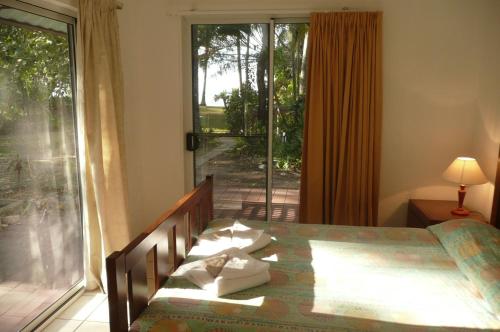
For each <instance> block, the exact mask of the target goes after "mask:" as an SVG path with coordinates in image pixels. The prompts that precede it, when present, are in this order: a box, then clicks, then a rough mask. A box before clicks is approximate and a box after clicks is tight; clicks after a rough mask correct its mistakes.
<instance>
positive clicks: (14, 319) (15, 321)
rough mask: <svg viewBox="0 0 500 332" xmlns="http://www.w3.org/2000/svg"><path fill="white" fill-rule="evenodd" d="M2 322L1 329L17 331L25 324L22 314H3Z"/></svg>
mask: <svg viewBox="0 0 500 332" xmlns="http://www.w3.org/2000/svg"><path fill="white" fill-rule="evenodd" d="M0 322H2V323H1V326H0V331H17V330H19V329H21V328H22V327H23V326H24V325H25V323H24V317H22V316H9V315H1V316H0Z"/></svg>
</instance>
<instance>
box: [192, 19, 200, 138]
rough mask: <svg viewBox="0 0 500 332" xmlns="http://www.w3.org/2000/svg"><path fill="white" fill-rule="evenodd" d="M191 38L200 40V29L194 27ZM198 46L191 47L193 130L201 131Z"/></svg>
mask: <svg viewBox="0 0 500 332" xmlns="http://www.w3.org/2000/svg"><path fill="white" fill-rule="evenodd" d="M191 40H195V41H197V40H198V29H196V28H195V29H192V35H191ZM195 46H196V47H192V48H191V57H192V59H193V66H192V67H191V68H192V81H193V96H192V104H193V131H194V132H195V133H200V132H201V123H200V106H199V105H198V61H199V59H198V45H197V44H196V45H195Z"/></svg>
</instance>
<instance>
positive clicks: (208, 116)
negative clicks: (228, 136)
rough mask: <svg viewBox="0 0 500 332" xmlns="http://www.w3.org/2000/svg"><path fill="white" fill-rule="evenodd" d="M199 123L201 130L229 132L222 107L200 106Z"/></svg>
mask: <svg viewBox="0 0 500 332" xmlns="http://www.w3.org/2000/svg"><path fill="white" fill-rule="evenodd" d="M200 123H201V128H202V131H203V132H213V133H227V132H229V128H228V125H227V123H226V116H225V114H224V108H223V107H217V106H200Z"/></svg>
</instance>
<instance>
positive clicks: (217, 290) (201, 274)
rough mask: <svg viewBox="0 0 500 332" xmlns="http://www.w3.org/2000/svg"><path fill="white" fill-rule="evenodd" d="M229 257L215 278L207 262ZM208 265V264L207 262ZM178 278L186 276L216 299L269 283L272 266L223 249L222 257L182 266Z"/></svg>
mask: <svg viewBox="0 0 500 332" xmlns="http://www.w3.org/2000/svg"><path fill="white" fill-rule="evenodd" d="M225 255H227V256H229V259H228V260H227V262H226V264H225V265H224V266H223V267H222V269H221V271H220V273H219V275H217V276H216V277H214V276H213V275H212V274H211V273H210V272H209V271H207V262H213V261H214V259H215V260H216V259H217V258H218V257H221V258H222V257H224V256H225ZM208 264H209V263H208ZM175 275H183V276H185V277H186V278H187V279H188V280H189V281H191V282H192V283H194V284H195V285H197V286H198V287H200V288H202V289H205V290H207V291H209V292H211V293H213V294H215V295H216V296H222V295H226V294H230V293H234V292H237V291H240V290H243V289H247V288H251V287H255V286H259V285H261V284H264V283H266V282H268V281H269V280H270V279H271V277H270V275H269V263H266V262H261V261H259V260H257V259H255V258H253V257H251V256H249V255H247V254H246V253H244V252H243V251H241V250H239V249H235V248H231V249H228V250H224V251H223V252H222V253H220V254H219V255H215V256H211V257H209V258H206V259H202V260H199V261H196V262H192V263H188V264H185V265H182V266H181V267H180V268H179V269H178V270H177V271H176V273H175Z"/></svg>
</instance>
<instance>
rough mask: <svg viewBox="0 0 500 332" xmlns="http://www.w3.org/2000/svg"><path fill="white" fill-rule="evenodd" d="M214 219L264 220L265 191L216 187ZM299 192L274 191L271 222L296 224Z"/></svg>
mask: <svg viewBox="0 0 500 332" xmlns="http://www.w3.org/2000/svg"><path fill="white" fill-rule="evenodd" d="M214 210H215V211H214V214H215V217H216V218H232V219H252V220H266V191H265V189H260V188H232V187H226V186H217V185H216V188H215V190H214ZM298 213H299V191H298V190H296V189H274V190H273V198H272V212H271V219H272V221H277V222H298Z"/></svg>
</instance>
